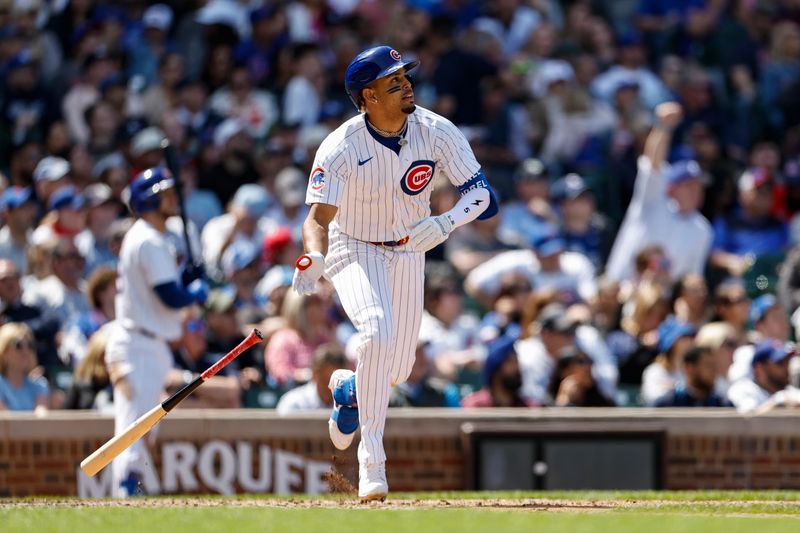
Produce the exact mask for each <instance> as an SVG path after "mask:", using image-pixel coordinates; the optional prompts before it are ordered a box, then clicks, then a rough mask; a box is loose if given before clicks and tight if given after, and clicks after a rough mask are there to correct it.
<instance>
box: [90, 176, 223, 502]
mask: <svg viewBox="0 0 800 533" xmlns="http://www.w3.org/2000/svg"><path fill="white" fill-rule="evenodd" d="M174 185H175V181H174V179H173V177H172V175H171V174H170V173H169V171H168V170H167V169H165V168H151V169H148V170H145V171H144V172H142V173H140V174H139V175H137V176H136V178H134V180H133V181H132V182H131V184H130V187H129V188H128V191H127V194H128V199H127V202H128V206H129V207H130V209H131V211H132V212H133V214H134V215H135V216H136V217H137V220H136V222H135V223H134V224H133V226H132V227H131V229H130V230H128V232H127V233H126V234H125V238H124V239H123V241H122V248H121V250H120V254H119V264H118V266H117V274H118V277H117V297H116V301H115V307H116V324H115V327H114V328H113V330H112V331H111V334H110V337H109V341H108V346H107V347H106V364H107V365H108V367H109V374H110V376H111V381H112V383H113V386H114V411H115V416H114V431H115V433H119V432H121V431H122V430H124V429H125V428H126V427H128V425H130V424H131V423H132V422H134V421H135V420H136V419H137V418H139V417H140V416H141V415H143V414H144V413H146V412H147V411H148V410H149V409H151V408H152V407H153V405H155V404H157V403H158V402H159V401H160V395H161V391H162V390H163V388H164V383H165V381H166V378H167V374H168V373H169V370H170V368H172V352H171V351H170V348H169V346H168V345H167V343H168V342H169V341H173V340H177V339H178V338H179V337H180V336H181V315H180V309H181V308H182V307H186V306H188V305H191V304H193V303H202V302H204V301H205V299H206V296H207V294H208V287H207V285H206V283H205V281H204V280H203V279H195V280H193V281H191V283H189V285H188V286H186V287H184V286H183V285H182V283H181V281H180V280H181V274H180V272H179V270H178V265H177V260H176V255H175V249H174V245H173V244H171V241H170V240H169V239H168V238H167V236H166V232H167V225H166V222H167V218H168V217H170V216H172V215H175V214H176V213H177V210H178V198H177V195H176V194H175V191H174V190H173V187H174ZM145 458H146V453H145V444H144V441H143V440H141V439H140V440H138V441H136V442H135V443H134V444H133V445H132V446H131V447H130V448H128V449H127V450H125V451H124V452H123V453H122V454H120V455H119V456H118V457H117V458H116V459H114V463H113V465H112V471H113V472H112V474H113V475H112V479H113V486H112V493H113V495H114V496H116V497H125V496H130V495H133V494H136V492H137V488H138V483H139V481H140V480H141V475H142V472H143V461H144V459H145Z"/></svg>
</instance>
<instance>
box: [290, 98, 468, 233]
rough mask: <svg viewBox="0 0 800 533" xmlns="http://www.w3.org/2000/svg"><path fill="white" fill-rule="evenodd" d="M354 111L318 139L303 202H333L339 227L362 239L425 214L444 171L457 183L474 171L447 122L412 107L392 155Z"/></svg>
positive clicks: (403, 227)
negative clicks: (434, 184) (397, 151)
mask: <svg viewBox="0 0 800 533" xmlns="http://www.w3.org/2000/svg"><path fill="white" fill-rule="evenodd" d="M365 120H366V117H365V115H363V114H360V115H357V116H355V117H353V118H351V119H350V120H348V121H347V122H345V123H344V124H342V125H341V126H339V128H337V129H336V130H335V131H333V132H332V133H331V134H330V135H328V137H326V138H325V140H324V141H323V142H322V144H321V145H320V147H319V149H318V150H317V155H316V157H315V158H314V166H313V167H312V170H311V175H310V177H309V183H308V189H307V192H306V203H307V204H309V205H311V204H315V203H322V204H330V205H334V206H336V207H337V208H339V210H338V212H337V213H336V218H335V219H334V224H337V225H338V227H339V230H340V231H341V232H343V233H346V234H347V235H350V236H351V237H355V238H356V239H359V240H363V241H392V240H397V239H401V238H403V237H405V236H406V235H408V234H409V233H410V231H411V227H412V226H414V224H416V223H417V222H419V221H420V220H422V219H423V218H425V217H428V216H430V197H431V191H432V190H433V186H432V185H433V183H432V182H433V181H434V180H435V179H436V177H437V176H438V175H439V173H444V175H445V176H447V178H448V179H449V180H450V182H451V183H452V184H453V185H455V186H458V185H462V184H464V183H466V182H468V181H469V180H470V179H471V178H472V177H474V176H475V174H477V173H478V171H479V170H480V164H478V161H477V160H476V159H475V155H474V154H473V153H472V149H471V148H470V146H469V143H468V142H467V139H466V138H465V137H464V135H463V134H462V133H461V131H459V129H458V128H456V127H455V125H454V124H453V123H452V122H450V121H449V120H447V119H446V118H444V117H442V116H439V115H437V114H436V113H434V112H432V111H429V110H427V109H424V108H422V107H419V106H417V108H416V110H415V111H414V112H413V113H412V114H410V115H409V116H408V129H407V131H406V134H405V137H404V138H405V140H406V141H407V143H406V144H405V145H403V146H401V148H400V153H399V154H397V153H395V152H394V151H393V150H391V149H390V148H387V147H386V146H384V145H383V144H381V143H379V142H378V141H377V140H376V139H375V138H374V137H373V136H372V133H370V131H369V130H368V129H367V125H366V122H365Z"/></svg>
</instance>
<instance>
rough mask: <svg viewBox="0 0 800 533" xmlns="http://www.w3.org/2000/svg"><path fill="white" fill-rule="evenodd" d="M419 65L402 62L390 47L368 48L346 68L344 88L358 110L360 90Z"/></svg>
mask: <svg viewBox="0 0 800 533" xmlns="http://www.w3.org/2000/svg"><path fill="white" fill-rule="evenodd" d="M417 65H419V61H403V58H402V57H401V56H400V52H398V51H397V50H395V49H394V48H392V47H391V46H385V45H384V46H375V47H373V48H368V49H367V50H364V51H363V52H361V53H360V54H358V55H357V56H356V57H355V59H353V60H352V61H351V62H350V64H349V65H348V66H347V72H345V75H344V87H345V89H346V90H347V94H348V96H350V100H352V102H353V105H355V106H356V109H360V106H359V105H358V101H359V99H360V96H359V94H360V93H361V89H363V88H364V87H366V86H367V85H369V84H370V83H372V82H373V81H375V80H377V79H380V78H383V77H385V76H388V75H389V74H393V73H395V72H397V71H398V70H400V69H401V68H404V69H405V70H406V72H407V71H409V70H411V69H413V68H414V67H416V66H417Z"/></svg>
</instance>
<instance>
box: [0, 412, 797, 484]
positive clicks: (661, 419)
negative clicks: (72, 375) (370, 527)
mask: <svg viewBox="0 0 800 533" xmlns="http://www.w3.org/2000/svg"><path fill="white" fill-rule="evenodd" d="M326 419H327V413H324V412H315V413H309V414H307V415H302V416H297V417H292V418H281V417H278V416H277V415H276V414H275V413H274V412H269V411H261V410H180V409H179V410H177V411H175V412H173V413H171V414H170V415H169V416H168V417H167V418H166V419H164V420H163V421H162V422H161V423H160V425H159V434H158V440H157V441H156V446H155V447H154V454H153V463H154V470H155V471H156V472H158V475H161V473H162V471H164V472H165V471H166V469H163V470H162V467H163V465H162V461H161V450H162V445H170V443H176V442H182V443H192V444H195V445H196V449H198V450H199V449H200V448H201V447H203V446H207V445H208V444H209V443H210V442H211V441H217V442H218V441H221V442H222V443H228V444H229V445H230V447H231V448H233V449H236V446H238V445H242V444H243V443H244V444H246V445H248V446H250V448H251V449H252V450H253V452H252V460H251V462H252V467H253V468H252V472H254V473H256V474H257V473H258V472H259V467H260V466H261V465H260V462H259V461H260V460H259V453H258V449H259V446H263V445H266V446H269V449H270V451H271V454H272V457H273V458H274V457H275V456H276V455H278V454H281V453H284V452H285V453H287V454H295V455H294V457H295V463H293V465H294V466H293V467H292V468H294V474H295V476H296V477H295V478H293V479H294V481H293V482H292V483H293V484H294V485H293V486H292V487H291V488H290V490H297V491H302V490H304V487H305V486H306V483H307V482H308V480H307V479H305V477H304V476H305V473H306V472H309V470H304V464H306V463H307V464H311V463H312V462H314V461H320V462H325V463H330V464H333V465H334V467H335V468H336V470H337V471H338V472H339V473H341V474H342V475H343V476H344V478H346V479H347V480H349V481H350V482H351V483H354V482H355V481H356V479H357V470H358V469H357V463H356V456H355V448H356V447H355V446H353V447H352V448H351V449H350V450H348V451H346V452H339V451H337V450H335V449H334V448H333V447H332V445H331V444H330V442H329V440H328V437H327V424H326ZM798 421H800V417H799V416H798V413H797V412H791V411H784V412H775V413H771V414H769V415H766V416H762V417H758V418H746V417H742V416H739V415H737V414H736V413H735V412H732V411H728V410H704V409H695V410H671V409H670V410H648V409H630V410H628V409H547V410H530V411H519V410H513V409H497V410H491V411H487V410H459V411H450V410H438V409H437V410H424V411H419V410H417V411H409V410H392V411H391V412H390V416H389V420H388V422H387V428H386V438H385V443H386V452H387V455H388V457H389V461H388V463H387V474H388V478H389V479H388V481H389V485H390V487H391V489H392V490H394V491H410V490H461V489H469V488H471V487H470V481H471V480H470V476H469V472H470V466H471V464H470V462H469V458H468V456H467V455H468V454H467V453H466V450H467V448H468V438H467V437H466V434H465V432H464V431H463V429H464V427H465V424H467V425H472V426H474V427H479V428H480V429H481V430H486V429H488V430H492V429H497V430H509V429H511V430H513V431H515V432H516V431H525V432H536V433H569V432H580V433H595V434H598V435H603V434H604V433H606V432H613V431H632V432H636V431H645V432H646V431H660V432H663V434H664V441H663V443H664V446H663V456H664V463H663V481H664V488H666V489H767V488H773V489H781V488H785V489H789V488H793V489H800V425H798ZM112 431H113V420H112V419H111V418H110V417H104V416H100V415H98V414H96V413H90V412H75V411H73V412H53V413H50V414H49V415H47V416H46V417H45V418H36V417H34V416H32V415H27V414H15V413H3V414H0V496H24V495H74V494H76V493H77V485H78V480H77V475H76V471H77V466H78V464H79V463H80V461H81V460H82V459H83V458H84V457H85V456H87V455H89V454H90V453H91V452H92V451H94V450H95V449H96V448H97V447H98V446H100V445H101V444H102V443H103V442H105V440H106V439H107V438H108V437H110V436H111V433H112ZM237 443H238V444H237ZM201 455H202V454H201ZM298 457H299V458H302V460H303V461H305V462H306V463H303V464H300V463H298V462H297V461H299V460H300V459H297V458H298ZM211 461H212V462H213V468H214V469H216V470H217V471H219V470H220V469H221V468H222V467H221V466H220V462H221V459H220V458H219V456H214V458H212V459H211ZM276 464H277V463H274V464H273V465H272V475H273V476H277V474H276V473H275V469H276V468H278V467H277V466H275V465H276ZM317 464H320V463H317ZM101 474H102V472H101ZM164 477H166V475H165V476H164ZM197 477H198V480H199V483H198V486H197V488H196V489H193V490H188V491H187V490H181V486H180V485H179V489H178V492H211V491H213V487H212V488H209V487H208V486H206V485H205V484H204V483H203V480H202V479H201V478H200V476H197ZM275 479H277V478H275ZM233 488H234V490H235V491H237V492H239V491H242V490H243V488H242V486H241V484H240V483H239V482H238V480H237V481H236V482H235V483H234V484H233ZM265 490H267V491H270V492H271V491H273V490H277V489H276V486H275V484H274V483H273V484H272V486H270V487H268V488H267V489H265Z"/></svg>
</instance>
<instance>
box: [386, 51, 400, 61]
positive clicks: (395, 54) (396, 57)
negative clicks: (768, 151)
mask: <svg viewBox="0 0 800 533" xmlns="http://www.w3.org/2000/svg"><path fill="white" fill-rule="evenodd" d="M389 55H390V56H392V59H394V60H395V61H400V59H401V58H400V52H398V51H397V50H395V49H392V50H390V51H389Z"/></svg>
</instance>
